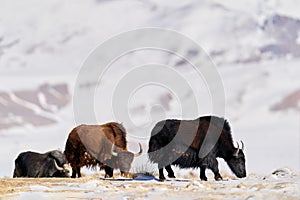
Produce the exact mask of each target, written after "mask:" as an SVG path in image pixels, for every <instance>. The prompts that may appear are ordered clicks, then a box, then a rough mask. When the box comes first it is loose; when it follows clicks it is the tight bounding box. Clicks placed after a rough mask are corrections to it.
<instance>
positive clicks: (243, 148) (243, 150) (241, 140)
mask: <svg viewBox="0 0 300 200" xmlns="http://www.w3.org/2000/svg"><path fill="white" fill-rule="evenodd" d="M241 143H242V151H244V142H243V141H242V140H241Z"/></svg>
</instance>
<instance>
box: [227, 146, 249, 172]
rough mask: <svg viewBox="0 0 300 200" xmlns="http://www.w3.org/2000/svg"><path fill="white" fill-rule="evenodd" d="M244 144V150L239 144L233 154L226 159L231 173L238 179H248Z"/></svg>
mask: <svg viewBox="0 0 300 200" xmlns="http://www.w3.org/2000/svg"><path fill="white" fill-rule="evenodd" d="M241 143H242V149H240V146H239V144H238V143H237V148H234V151H233V154H231V155H229V156H228V157H227V159H226V161H227V164H228V166H229V167H230V169H231V171H232V172H233V173H234V174H235V175H236V176H237V177H238V178H243V177H246V167H245V163H246V160H245V155H244V152H243V150H244V143H243V142H242V141H241Z"/></svg>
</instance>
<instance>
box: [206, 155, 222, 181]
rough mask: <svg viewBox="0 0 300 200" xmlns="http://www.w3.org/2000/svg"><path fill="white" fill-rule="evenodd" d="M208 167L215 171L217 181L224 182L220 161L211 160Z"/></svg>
mask: <svg viewBox="0 0 300 200" xmlns="http://www.w3.org/2000/svg"><path fill="white" fill-rule="evenodd" d="M208 167H209V168H210V169H211V170H212V171H213V173H214V175H215V180H216V181H220V180H223V178H222V176H221V175H220V173H219V168H218V161H217V159H216V158H213V159H211V160H210V162H209V166H208Z"/></svg>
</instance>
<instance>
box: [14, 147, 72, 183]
mask: <svg viewBox="0 0 300 200" xmlns="http://www.w3.org/2000/svg"><path fill="white" fill-rule="evenodd" d="M71 173H72V168H71V166H70V165H69V164H67V161H66V157H65V155H64V154H63V153H62V152H61V151H58V150H54V151H49V152H47V153H44V154H40V153H36V152H31V151H27V152H23V153H20V154H19V155H18V157H17V159H16V160H15V170H14V175H13V177H14V178H15V177H35V178H40V177H70V176H71Z"/></svg>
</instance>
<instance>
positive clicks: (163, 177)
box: [158, 167, 166, 181]
mask: <svg viewBox="0 0 300 200" xmlns="http://www.w3.org/2000/svg"><path fill="white" fill-rule="evenodd" d="M158 171H159V180H160V181H165V180H166V177H165V175H164V168H163V167H161V168H158Z"/></svg>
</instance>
